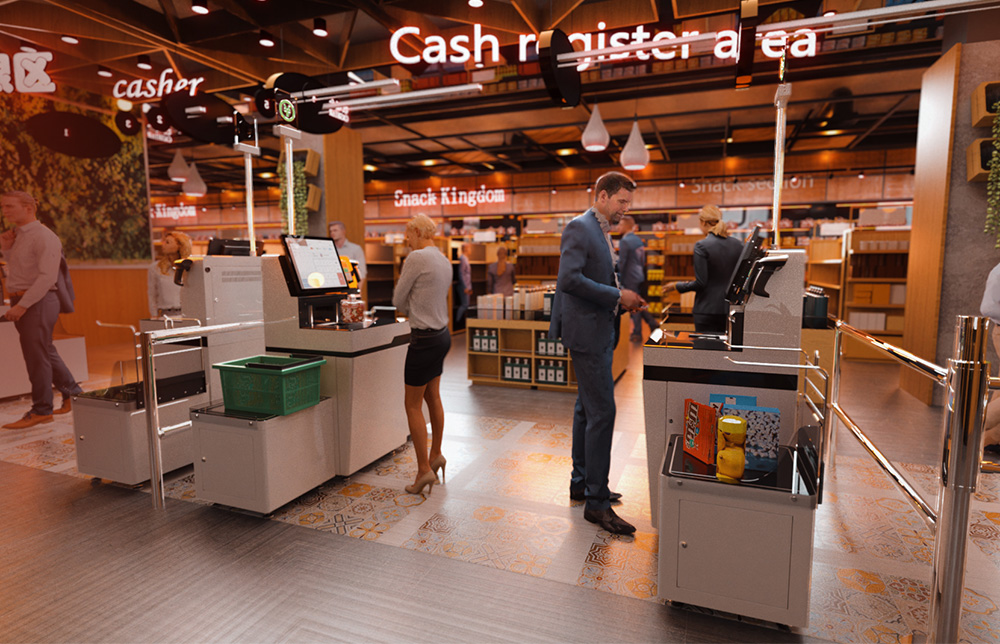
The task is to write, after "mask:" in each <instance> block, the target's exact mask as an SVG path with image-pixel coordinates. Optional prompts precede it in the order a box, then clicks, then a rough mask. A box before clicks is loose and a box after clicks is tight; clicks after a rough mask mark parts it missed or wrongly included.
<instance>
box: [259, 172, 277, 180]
mask: <svg viewBox="0 0 1000 644" xmlns="http://www.w3.org/2000/svg"><path fill="white" fill-rule="evenodd" d="M257 176H258V177H260V178H261V179H273V178H274V173H273V172H261V173H260V174H258V175H257Z"/></svg>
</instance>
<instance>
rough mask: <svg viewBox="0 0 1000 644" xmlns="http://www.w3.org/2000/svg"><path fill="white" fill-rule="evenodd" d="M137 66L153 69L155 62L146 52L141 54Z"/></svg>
mask: <svg viewBox="0 0 1000 644" xmlns="http://www.w3.org/2000/svg"><path fill="white" fill-rule="evenodd" d="M135 66H136V67H138V68H139V69H146V70H149V69H153V64H152V63H151V62H150V61H149V56H148V55H146V54H139V60H138V61H137V62H136V63H135Z"/></svg>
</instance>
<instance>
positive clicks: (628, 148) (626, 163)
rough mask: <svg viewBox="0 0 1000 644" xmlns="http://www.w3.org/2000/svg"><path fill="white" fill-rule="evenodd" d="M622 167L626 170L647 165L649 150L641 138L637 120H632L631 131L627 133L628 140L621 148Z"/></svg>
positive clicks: (640, 168) (637, 168) (638, 168)
mask: <svg viewBox="0 0 1000 644" xmlns="http://www.w3.org/2000/svg"><path fill="white" fill-rule="evenodd" d="M620 161H621V164H622V167H623V168H625V169H626V170H633V171H635V170H642V169H643V168H645V167H646V166H647V165H649V150H647V149H646V143H645V141H643V140H642V132H640V131H639V121H638V120H636V121H632V131H631V132H630V133H629V135H628V141H626V142H625V147H624V148H622V155H621V159H620Z"/></svg>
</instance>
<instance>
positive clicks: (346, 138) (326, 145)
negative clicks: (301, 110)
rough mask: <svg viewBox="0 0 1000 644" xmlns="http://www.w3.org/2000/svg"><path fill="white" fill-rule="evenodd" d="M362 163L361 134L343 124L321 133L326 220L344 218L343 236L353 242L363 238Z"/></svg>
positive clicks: (342, 219) (363, 188) (363, 182)
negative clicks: (345, 231)
mask: <svg viewBox="0 0 1000 644" xmlns="http://www.w3.org/2000/svg"><path fill="white" fill-rule="evenodd" d="M363 165H364V155H363V154H362V149H361V134H359V133H358V132H356V131H355V130H352V129H350V128H347V127H345V128H341V129H340V130H338V131H337V132H334V133H333V134H327V135H325V136H323V174H324V177H323V182H322V185H323V193H324V195H323V196H324V202H325V205H326V221H327V222H331V221H342V222H344V227H345V228H346V229H347V238H348V239H350V240H352V241H353V242H355V243H358V242H359V241H362V240H364V238H365V212H364V204H363V203H362V201H363V200H364V198H365V176H364V170H363Z"/></svg>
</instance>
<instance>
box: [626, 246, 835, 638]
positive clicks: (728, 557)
mask: <svg viewBox="0 0 1000 644" xmlns="http://www.w3.org/2000/svg"><path fill="white" fill-rule="evenodd" d="M804 270H805V253H804V251H802V250H799V249H784V248H781V249H769V250H764V249H763V248H762V239H761V238H760V236H759V233H758V231H757V230H756V229H755V230H754V232H753V233H751V236H750V238H749V239H748V240H747V243H746V244H745V245H744V249H743V253H742V256H741V258H740V261H739V263H738V265H737V268H736V270H735V272H734V275H733V280H732V284H731V286H730V288H729V292H728V295H727V299H728V300H729V302H730V312H729V318H728V324H727V332H726V333H725V334H718V335H716V334H699V333H690V332H676V331H664V330H660V331H657V332H655V333H654V334H653V335H652V336H651V337H650V340H649V341H648V342H647V343H646V345H645V346H644V347H643V370H644V371H643V397H644V405H645V421H646V449H647V462H648V469H649V493H650V506H651V507H650V510H651V515H652V522H653V525H654V526H656V527H657V528H658V529H659V533H660V537H659V544H660V546H659V548H660V551H659V582H658V594H659V596H660V597H661V598H663V599H667V600H671V601H674V602H682V603H686V604H694V605H698V606H703V607H707V608H713V609H718V610H721V611H725V612H729V613H736V614H740V615H747V616H752V617H756V618H759V619H766V620H770V621H774V622H778V623H781V624H787V625H792V626H805V625H806V624H807V623H808V616H809V610H808V607H809V581H810V573H811V562H812V539H813V525H814V522H813V514H814V510H815V506H816V504H817V501H818V498H819V486H820V482H821V479H820V473H819V465H818V458H817V453H818V451H819V445H818V442H819V440H820V439H819V435H820V433H821V432H820V431H819V429H818V427H817V426H816V423H817V422H818V421H817V420H816V419H814V418H813V417H812V416H811V415H809V414H805V413H804V412H802V411H801V409H800V396H799V365H800V362H801V361H802V353H801V351H800V350H799V346H800V335H801V326H802V302H803V283H804V279H803V278H804ZM692 403H698V405H701V406H702V407H699V406H698V405H694V404H692ZM702 408H704V409H706V410H709V411H708V412H707V413H708V414H709V415H708V417H709V418H712V419H714V420H713V421H710V422H709V423H708V425H709V426H701V427H699V426H698V423H699V422H700V421H699V414H700V413H701V412H700V409H702ZM712 414H715V415H712ZM726 414H731V415H730V416H728V418H730V421H727V422H733V423H737V424H739V423H741V422H744V421H741V420H736V421H733V420H732V418H733V417H737V418H738V417H743V418H744V419H747V418H750V419H752V420H746V421H745V422H744V426H748V425H750V424H760V426H759V427H760V428H764V427H766V428H767V431H768V432H770V434H768V435H769V436H775V435H776V440H775V444H771V445H770V447H767V448H766V449H765V450H764V451H763V452H758V453H757V454H756V455H751V454H750V451H749V449H747V452H746V454H744V453H743V451H742V450H743V449H744V448H743V446H742V443H743V438H742V436H741V437H740V440H739V441H738V443H739V447H738V448H736V450H735V451H732V450H727V454H726V455H725V456H727V457H728V456H729V454H730V453H733V454H735V455H736V456H735V457H736V458H737V459H741V460H740V463H739V467H738V468H737V469H736V470H735V471H736V473H737V477H736V478H735V479H733V478H732V477H727V476H726V475H724V474H723V469H724V465H727V464H726V463H724V461H723V459H722V458H718V460H717V457H716V456H715V452H714V449H715V447H716V446H718V444H719V443H718V442H717V441H718V438H719V436H718V433H717V432H722V431H723V429H722V428H718V427H717V424H718V419H719V418H721V417H722V416H723V415H726ZM713 423H714V424H713ZM692 429H693V430H694V433H697V432H698V431H699V430H700V432H701V435H700V438H701V439H705V440H707V441H708V445H709V448H710V449H709V453H710V454H711V456H710V457H709V458H705V459H704V460H701V459H699V458H696V457H694V456H692V453H694V452H695V450H690V451H691V453H689V450H686V449H685V444H686V441H689V442H687V445H688V446H689V447H690V446H697V445H696V441H697V439H698V438H699V437H698V436H697V435H695V436H692V433H693V432H692ZM753 431H762V430H760V429H754V430H753ZM748 435H749V434H748ZM761 435H763V434H761ZM759 436H760V435H758V438H759ZM706 461H707V462H706ZM761 463H763V465H762V464H761ZM744 466H745V468H746V469H744ZM755 467H756V468H760V469H759V470H755V469H753V468H755ZM730 473H731V472H730ZM717 475H718V476H717ZM727 481H728V482H727Z"/></svg>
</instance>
